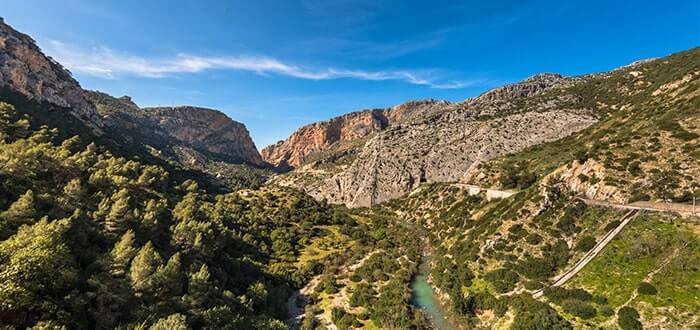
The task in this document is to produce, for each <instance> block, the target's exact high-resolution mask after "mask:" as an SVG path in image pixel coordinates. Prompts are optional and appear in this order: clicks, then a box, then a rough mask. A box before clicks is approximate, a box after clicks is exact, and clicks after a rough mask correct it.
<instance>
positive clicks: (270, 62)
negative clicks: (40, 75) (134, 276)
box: [45, 41, 484, 89]
mask: <svg viewBox="0 0 700 330" xmlns="http://www.w3.org/2000/svg"><path fill="white" fill-rule="evenodd" d="M45 51H46V52H47V54H49V55H51V56H53V57H54V58H56V59H57V60H58V61H59V62H60V63H62V64H63V65H64V66H66V67H67V68H68V69H69V70H71V71H73V72H78V73H83V74H88V75H92V76H96V77H101V78H105V79H113V78H116V77H120V76H140V77H151V78H162V77H167V76H171V75H176V74H188V73H189V74H193V73H200V72H204V71H207V70H236V71H247V72H252V73H255V74H259V75H273V74H276V75H282V76H288V77H294V78H300V79H308V80H331V79H342V78H347V79H358V80H370V81H385V80H395V81H403V82H406V83H409V84H413V85H423V86H428V87H430V88H437V89H458V88H464V87H469V86H473V85H478V84H481V83H483V82H484V81H483V80H480V79H477V80H469V81H440V80H439V79H437V77H435V75H433V74H431V71H420V72H415V71H409V70H388V71H365V70H350V69H336V68H327V69H322V70H314V69H307V68H303V67H300V66H297V65H293V64H288V63H285V62H283V61H280V60H277V59H275V58H272V57H267V56H250V55H240V56H227V57H204V56H194V55H187V54H179V55H177V56H174V57H172V58H160V59H149V58H144V57H139V56H134V55H130V54H126V53H120V52H116V51H114V50H112V49H110V48H106V47H99V48H92V49H88V50H85V49H81V48H79V47H75V46H73V45H69V44H66V43H63V42H60V41H50V42H49V43H48V45H45Z"/></svg>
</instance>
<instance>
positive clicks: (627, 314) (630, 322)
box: [617, 306, 642, 330]
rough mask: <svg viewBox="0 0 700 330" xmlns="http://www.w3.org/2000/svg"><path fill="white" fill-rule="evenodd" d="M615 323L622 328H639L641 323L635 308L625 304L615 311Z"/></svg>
mask: <svg viewBox="0 0 700 330" xmlns="http://www.w3.org/2000/svg"><path fill="white" fill-rule="evenodd" d="M617 325H619V326H620V328H622V329H623V330H641V329H642V323H641V322H639V313H638V312H637V310H636V309H634V308H632V307H629V306H625V307H622V308H620V310H619V311H617Z"/></svg>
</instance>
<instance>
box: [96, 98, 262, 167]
mask: <svg viewBox="0 0 700 330" xmlns="http://www.w3.org/2000/svg"><path fill="white" fill-rule="evenodd" d="M85 95H86V96H87V98H88V99H89V100H90V101H91V102H93V103H94V104H95V105H96V108H97V111H98V112H99V114H100V115H102V116H103V118H104V121H105V124H106V125H107V128H108V129H110V130H111V131H114V132H122V133H123V135H124V136H125V138H126V139H128V140H130V141H131V142H133V143H140V144H145V145H148V146H149V147H150V148H152V149H153V150H152V153H153V154H154V155H155V156H158V157H161V158H165V159H170V160H176V161H178V162H179V163H181V164H183V165H185V166H187V167H191V168H196V169H203V168H205V167H206V165H207V163H210V162H214V161H217V162H225V163H233V164H239V163H245V164H249V165H255V166H265V165H266V164H265V162H264V161H263V160H262V158H261V157H260V153H259V152H258V150H257V148H256V147H255V143H253V140H252V138H251V137H250V134H249V132H248V130H247V129H246V127H245V125H243V124H241V123H239V122H236V121H234V120H232V119H231V118H229V117H228V116H226V115H225V114H224V113H222V112H220V111H217V110H213V109H206V108H199V107H191V106H180V107H156V108H139V107H138V105H136V104H135V103H134V102H133V101H132V100H131V98H129V97H128V96H123V97H120V98H115V97H112V96H110V95H107V94H105V93H100V92H94V91H86V92H85Z"/></svg>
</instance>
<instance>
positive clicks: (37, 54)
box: [0, 19, 103, 134]
mask: <svg viewBox="0 0 700 330" xmlns="http://www.w3.org/2000/svg"><path fill="white" fill-rule="evenodd" d="M0 87H3V88H7V89H9V90H12V91H14V92H17V93H20V94H22V95H23V96H24V97H26V98H28V99H30V100H34V101H37V102H40V103H50V104H52V105H55V106H58V107H62V108H66V109H68V112H69V113H70V114H71V115H73V116H75V117H77V118H79V119H80V120H82V121H83V122H85V123H86V124H87V125H88V126H90V127H91V128H92V129H93V131H94V132H95V133H97V134H100V133H101V130H100V127H102V126H103V123H102V120H101V118H100V116H99V115H98V114H97V112H96V111H95V106H94V105H93V104H92V103H90V102H89V101H88V100H87V99H86V98H85V97H84V96H83V90H82V88H80V84H78V82H77V81H75V79H73V77H72V76H71V74H70V72H69V71H68V70H66V69H64V68H63V67H62V66H61V65H60V64H59V63H58V62H56V61H54V60H53V59H51V58H50V57H47V56H46V55H44V54H43V53H42V52H41V49H39V47H38V46H37V45H36V43H35V42H34V40H33V39H32V38H31V37H29V36H28V35H26V34H23V33H20V32H18V31H16V30H15V29H13V28H12V27H10V26H9V25H7V24H5V23H4V21H2V19H0Z"/></svg>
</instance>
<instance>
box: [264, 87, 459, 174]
mask: <svg viewBox="0 0 700 330" xmlns="http://www.w3.org/2000/svg"><path fill="white" fill-rule="evenodd" d="M446 104H447V102H445V101H434V100H425V101H411V102H407V103H404V104H401V105H398V106H395V107H393V108H388V109H370V110H364V111H358V112H352V113H348V114H345V115H342V116H339V117H335V118H332V119H330V120H328V121H323V122H317V123H313V124H310V125H307V126H304V127H302V128H300V129H298V130H297V131H296V132H294V133H293V134H292V135H291V136H290V137H289V138H288V139H286V140H284V141H279V142H277V143H276V144H273V145H270V146H268V147H266V148H264V149H263V150H262V152H261V153H262V157H263V159H265V161H267V162H268V163H270V164H273V165H275V166H277V167H280V168H288V167H299V166H301V165H302V164H304V163H305V162H307V161H308V160H309V158H310V157H311V156H313V155H314V154H316V153H320V152H323V151H326V150H328V149H331V148H332V147H334V146H335V147H338V146H339V145H338V143H339V142H349V141H356V140H360V139H362V138H364V137H367V136H370V135H372V134H374V133H377V132H379V131H382V130H384V129H386V128H387V127H389V126H390V125H393V124H396V123H399V122H402V121H408V120H410V119H411V118H414V117H417V116H420V115H422V114H425V113H427V112H429V111H430V110H431V109H434V108H441V107H442V106H444V105H446ZM345 146H347V145H345ZM336 151H338V150H336Z"/></svg>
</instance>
